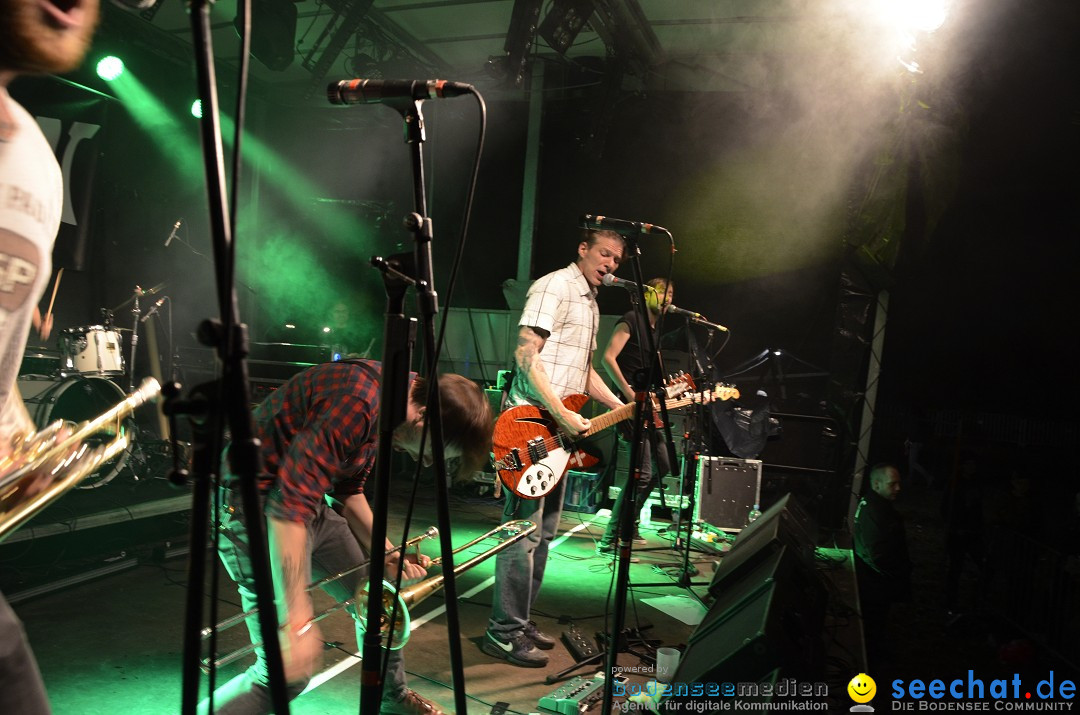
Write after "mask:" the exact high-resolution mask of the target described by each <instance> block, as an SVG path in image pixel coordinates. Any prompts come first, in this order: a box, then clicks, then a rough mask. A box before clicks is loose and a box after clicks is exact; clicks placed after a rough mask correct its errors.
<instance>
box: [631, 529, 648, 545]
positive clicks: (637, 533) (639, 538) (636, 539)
mask: <svg viewBox="0 0 1080 715" xmlns="http://www.w3.org/2000/svg"><path fill="white" fill-rule="evenodd" d="M634 543H635V544H647V543H649V540H648V539H646V538H645V537H644V536H642V535H641V532H640V531H637V530H636V529H635V530H634Z"/></svg>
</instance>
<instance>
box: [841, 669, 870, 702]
mask: <svg viewBox="0 0 1080 715" xmlns="http://www.w3.org/2000/svg"><path fill="white" fill-rule="evenodd" d="M847 692H848V695H849V696H851V699H852V700H854V701H855V702H857V703H868V702H870V701H871V700H873V699H874V695H875V694H876V693H877V683H875V682H874V679H873V678H871V677H870V676H869V675H867V674H866V673H859V674H858V675H856V676H855V677H854V678H852V679H851V682H849V683H848V684H847Z"/></svg>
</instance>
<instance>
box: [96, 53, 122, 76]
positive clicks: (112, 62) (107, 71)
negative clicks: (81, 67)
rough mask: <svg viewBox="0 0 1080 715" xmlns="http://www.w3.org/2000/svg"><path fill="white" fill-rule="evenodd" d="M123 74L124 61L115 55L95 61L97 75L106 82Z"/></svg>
mask: <svg viewBox="0 0 1080 715" xmlns="http://www.w3.org/2000/svg"><path fill="white" fill-rule="evenodd" d="M122 74H124V61H123V60H122V59H120V58H119V57H117V56H116V55H108V56H107V57H102V58H101V59H100V60H98V63H97V76H98V77H101V78H102V79H103V80H105V81H106V82H112V81H113V80H115V79H117V78H118V77H119V76H120V75H122Z"/></svg>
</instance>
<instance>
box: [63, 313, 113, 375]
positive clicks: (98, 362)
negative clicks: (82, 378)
mask: <svg viewBox="0 0 1080 715" xmlns="http://www.w3.org/2000/svg"><path fill="white" fill-rule="evenodd" d="M122 346H123V343H122V342H121V340H120V332H119V331H117V330H112V329H110V328H105V327H103V326H101V325H90V326H87V327H84V328H66V329H65V330H62V331H61V332H60V374H61V375H63V376H64V377H68V376H69V375H102V376H105V375H123V374H124V351H123V347H122Z"/></svg>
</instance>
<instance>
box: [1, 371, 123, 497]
mask: <svg viewBox="0 0 1080 715" xmlns="http://www.w3.org/2000/svg"><path fill="white" fill-rule="evenodd" d="M18 387H19V394H20V395H22V398H23V403H25V404H26V411H27V412H29V413H30V418H31V419H32V420H33V421H34V424H35V425H37V428H38V429H42V428H44V427H45V426H46V425H48V424H50V423H52V422H55V421H56V420H64V421H65V422H66V423H68V425H69V426H72V425H75V424H77V423H79V422H85V421H86V420H91V419H93V418H95V417H97V416H99V415H101V414H102V413H104V412H105V411H107V410H108V409H109V408H111V407H113V406H115V405H116V404H118V403H119V402H120V401H121V400H123V399H124V398H125V397H126V395H125V394H124V391H123V390H121V389H120V387H118V386H117V385H116V384H115V383H113V382H109V381H108V380H106V379H104V378H100V377H79V376H75V377H69V378H67V379H66V380H57V379H55V378H53V377H51V376H49V375H20V376H19V379H18ZM120 429H122V430H127V433H128V435H129V436H130V438H131V439H132V440H134V439H135V423H134V421H133V420H131V419H130V418H128V419H127V420H124V421H123V422H122V423H121V424H120ZM115 436H116V433H115V432H114V431H111V430H104V431H101V432H98V433H97V434H93V435H90V436H89V437H87V438H86V440H85V443H86V445H87V446H88V447H95V446H97V445H99V444H106V443H108V442H111V441H112V439H113V437H115ZM130 451H131V447H128V449H126V450H124V451H123V452H121V453H120V454H119V455H118V456H116V457H115V458H113V459H112V460H110V461H108V462H106V463H105V464H103V465H102V466H101V469H99V470H98V471H96V472H94V473H93V474H91V475H90V476H88V477H86V479H84V480H83V481H82V482H80V483H79V486H78V488H79V489H96V488H98V487H101V486H104V485H106V484H108V483H109V482H111V481H112V480H113V479H115V478H116V475H118V474H119V473H120V472H121V471H122V470H123V469H124V467H125V466H126V465H127V461H128V456H129V453H130Z"/></svg>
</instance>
